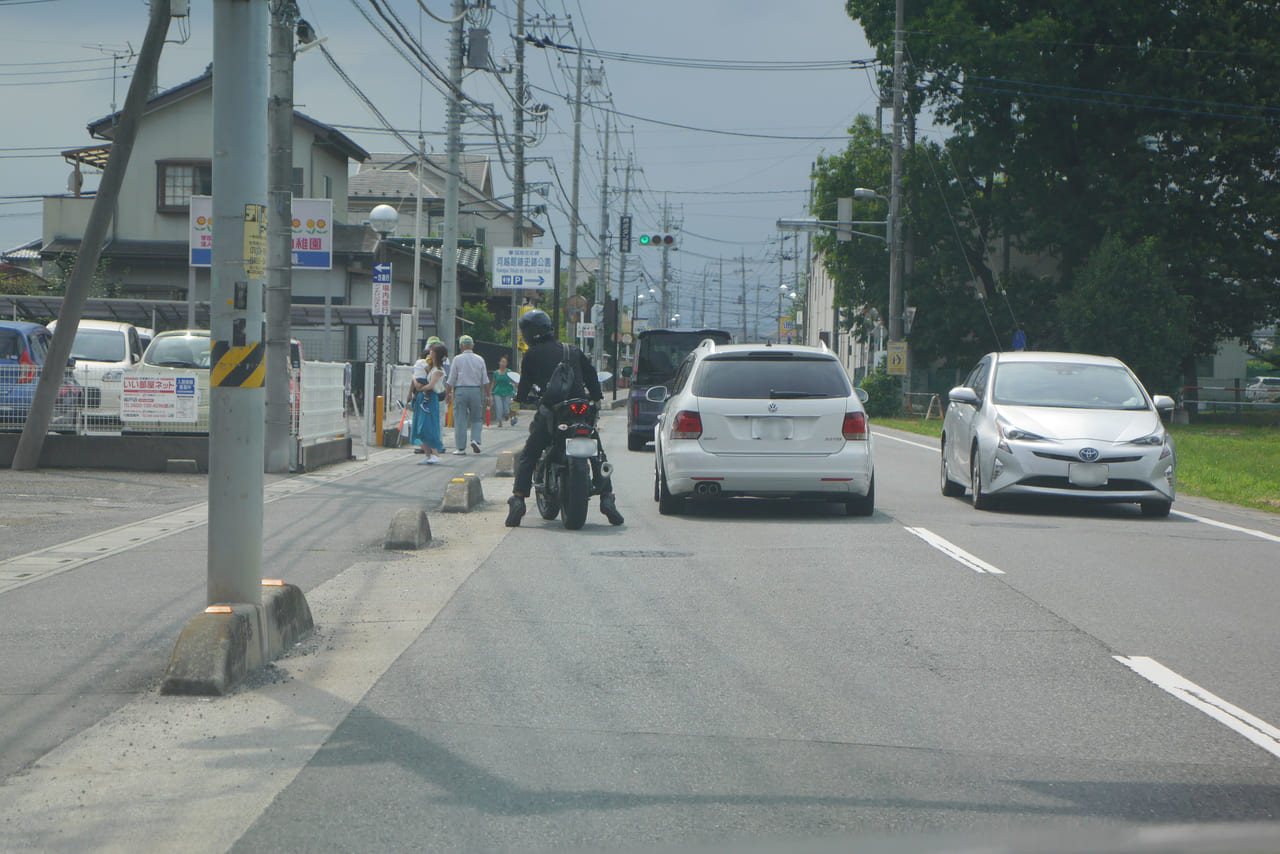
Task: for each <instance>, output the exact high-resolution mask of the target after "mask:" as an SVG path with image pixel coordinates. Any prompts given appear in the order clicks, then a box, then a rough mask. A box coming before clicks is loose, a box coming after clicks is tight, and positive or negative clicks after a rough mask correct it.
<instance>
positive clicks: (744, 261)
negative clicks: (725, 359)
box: [738, 252, 747, 344]
mask: <svg viewBox="0 0 1280 854" xmlns="http://www.w3.org/2000/svg"><path fill="white" fill-rule="evenodd" d="M740 264H741V270H742V340H741V341H739V342H738V343H739V344H746V343H747V255H746V253H745V252H744V253H742V255H741V260H740Z"/></svg>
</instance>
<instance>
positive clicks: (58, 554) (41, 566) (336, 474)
mask: <svg viewBox="0 0 1280 854" xmlns="http://www.w3.org/2000/svg"><path fill="white" fill-rule="evenodd" d="M402 459H404V455H403V454H397V453H395V452H394V451H390V450H384V451H379V452H374V453H372V454H370V455H369V458H368V459H366V460H361V461H352V462H347V463H340V464H338V465H334V466H326V467H325V468H323V469H320V470H319V471H315V472H308V473H306V474H301V475H295V476H293V477H288V478H284V479H282V480H278V481H276V482H274V483H271V484H268V485H266V486H265V487H264V488H263V490H262V503H263V504H270V503H271V502H273V501H279V500H280V499H281V498H286V497H288V496H291V495H297V494H299V493H302V492H306V491H307V490H310V489H315V488H317V487H319V486H324V485H325V484H329V483H334V482H335V481H339V480H342V479H344V478H348V477H351V476H352V475H355V474H359V473H360V472H362V471H365V470H367V469H369V468H372V467H373V466H378V465H382V464H384V463H389V462H393V461H395V460H402ZM208 520H209V505H208V502H204V503H201V504H193V505H191V506H190V507H184V508H182V509H181V510H174V511H172V512H170V513H164V514H162V515H160V516H152V517H150V518H148V519H141V520H139V521H137V522H132V523H130V524H128V525H121V526H120V527H118V528H111V529H109V530H106V531H99V532H98V533H96V534H90V535H88V536H87V537H80V538H78V539H74V540H69V541H67V542H65V543H59V544H58V545H56V546H49V547H48V548H44V549H39V550H37V551H34V552H27V553H26V554H22V555H17V556H15V557H11V558H8V559H7V560H0V593H7V592H8V591H10V590H16V589H17V588H19V587H24V586H26V585H28V584H32V583H34V582H36V581H39V580H41V579H44V578H49V577H50V576H53V575H58V574H60V573H63V572H69V571H71V570H73V569H78V568H79V567H82V566H84V565H86V564H89V563H93V562H94V561H96V560H101V559H102V558H104V557H110V556H111V555H117V554H120V553H121V552H126V551H129V550H130V549H134V548H137V547H138V546H142V545H146V544H147V543H151V542H155V541H156V540H159V539H163V538H164V537H168V536H170V535H172V534H178V533H181V532H183V531H189V530H191V529H192V528H198V527H200V526H201V525H203V524H205V523H206V522H208Z"/></svg>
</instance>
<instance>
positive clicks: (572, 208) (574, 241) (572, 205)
mask: <svg viewBox="0 0 1280 854" xmlns="http://www.w3.org/2000/svg"><path fill="white" fill-rule="evenodd" d="M581 151H582V51H578V74H577V82H576V83H575V84H574V96H573V185H572V188H571V189H570V192H569V195H570V196H571V198H570V199H569V283H568V291H569V292H568V294H567V295H566V298H567V299H572V298H573V297H574V295H575V294H576V293H577V287H578V228H579V226H580V225H581V219H582V218H581V217H579V216H578V171H579V166H580V163H581V156H580V153H581ZM556 287H557V288H559V287H560V283H559V282H556Z"/></svg>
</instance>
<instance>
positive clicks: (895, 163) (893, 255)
mask: <svg viewBox="0 0 1280 854" xmlns="http://www.w3.org/2000/svg"><path fill="white" fill-rule="evenodd" d="M902 4H903V0H897V3H896V4H895V7H896V8H895V11H894V19H893V149H892V171H893V175H892V178H891V184H890V190H889V227H888V234H887V236H888V238H889V340H890V341H891V342H894V341H901V340H902V85H903V82H902V78H903V74H902V62H903V43H902V26H903V12H902Z"/></svg>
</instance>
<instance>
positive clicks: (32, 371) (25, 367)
mask: <svg viewBox="0 0 1280 854" xmlns="http://www.w3.org/2000/svg"><path fill="white" fill-rule="evenodd" d="M18 364H19V365H20V366H21V367H19V368H18V382H20V383H29V382H31V381H32V380H34V379H35V378H36V377H37V376H38V375H39V373H40V370H39V368H38V367H37V366H36V363H35V362H33V361H32V360H31V351H30V350H23V351H22V355H21V356H19V357H18Z"/></svg>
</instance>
